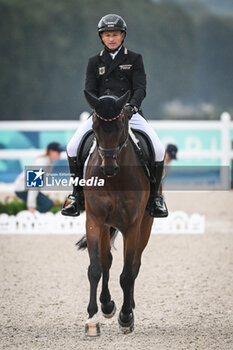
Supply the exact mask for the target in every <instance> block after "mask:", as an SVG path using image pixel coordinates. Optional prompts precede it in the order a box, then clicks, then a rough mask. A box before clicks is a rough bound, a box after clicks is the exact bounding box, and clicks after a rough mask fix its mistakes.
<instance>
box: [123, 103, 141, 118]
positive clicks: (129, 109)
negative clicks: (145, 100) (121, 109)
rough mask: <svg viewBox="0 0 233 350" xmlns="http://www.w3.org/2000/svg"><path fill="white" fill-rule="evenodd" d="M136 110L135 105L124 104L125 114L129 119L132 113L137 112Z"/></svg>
mask: <svg viewBox="0 0 233 350" xmlns="http://www.w3.org/2000/svg"><path fill="white" fill-rule="evenodd" d="M137 111H138V109H137V107H135V106H132V105H130V104H128V103H127V104H126V105H125V112H126V115H127V117H128V118H129V119H131V118H132V116H133V114H134V113H137Z"/></svg>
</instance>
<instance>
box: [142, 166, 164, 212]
mask: <svg viewBox="0 0 233 350" xmlns="http://www.w3.org/2000/svg"><path fill="white" fill-rule="evenodd" d="M163 167H164V160H163V161H162V162H155V163H154V165H153V167H152V168H151V172H152V175H153V177H154V179H155V182H151V183H150V186H151V187H150V197H149V200H148V203H147V207H146V209H147V211H148V212H149V214H150V216H152V217H153V218H157V217H166V216H168V210H167V206H166V203H165V202H164V200H163V196H159V194H158V192H159V187H160V183H161V180H162V176H163Z"/></svg>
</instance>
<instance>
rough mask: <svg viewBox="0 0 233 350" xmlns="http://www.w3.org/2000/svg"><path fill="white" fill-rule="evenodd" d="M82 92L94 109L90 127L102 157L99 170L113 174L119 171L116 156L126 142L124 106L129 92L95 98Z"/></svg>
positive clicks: (126, 130)
mask: <svg viewBox="0 0 233 350" xmlns="http://www.w3.org/2000/svg"><path fill="white" fill-rule="evenodd" d="M84 93H85V96H86V99H87V101H88V103H89V105H90V106H91V108H93V109H94V114H93V125H92V128H93V131H94V133H95V137H96V141H97V147H98V152H99V154H100V157H101V159H102V163H101V166H100V167H101V170H102V171H103V173H104V174H105V175H106V176H114V175H116V174H117V173H118V171H119V165H118V156H119V154H120V152H121V150H122V149H123V147H124V146H126V144H127V142H128V118H127V116H126V113H125V111H124V106H125V104H126V102H127V101H128V99H129V96H130V93H129V91H128V92H127V93H125V94H124V95H123V96H121V97H120V98H116V97H113V96H102V97H100V98H97V97H95V96H94V95H92V94H90V93H89V92H87V91H84Z"/></svg>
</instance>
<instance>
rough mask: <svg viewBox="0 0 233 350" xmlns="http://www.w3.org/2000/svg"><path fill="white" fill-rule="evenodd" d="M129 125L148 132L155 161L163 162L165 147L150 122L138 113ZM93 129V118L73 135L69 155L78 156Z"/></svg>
mask: <svg viewBox="0 0 233 350" xmlns="http://www.w3.org/2000/svg"><path fill="white" fill-rule="evenodd" d="M129 125H130V127H131V129H132V130H141V131H143V132H144V133H145V134H147V135H148V136H149V138H150V140H151V143H152V145H153V147H154V154H155V161H156V162H161V161H162V160H163V159H164V155H165V149H164V147H163V145H162V143H161V142H160V140H159V138H158V135H157V134H156V132H155V131H154V130H153V129H152V127H151V126H150V124H149V123H148V122H147V121H146V120H145V119H144V118H143V117H142V116H141V115H140V114H139V113H136V114H134V115H133V116H132V118H131V119H130V120H129ZM91 129H92V118H89V119H88V120H86V121H85V122H84V123H83V125H81V126H80V128H78V130H77V131H76V132H75V134H74V135H73V136H72V138H71V140H70V141H69V143H68V145H67V153H68V156H69V157H76V155H77V150H78V147H79V144H80V142H81V140H82V138H83V136H84V135H85V134H86V133H87V132H88V131H90V130H91Z"/></svg>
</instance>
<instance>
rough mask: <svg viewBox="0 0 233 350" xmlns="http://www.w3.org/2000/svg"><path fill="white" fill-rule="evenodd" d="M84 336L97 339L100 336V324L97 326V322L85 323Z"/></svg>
mask: <svg viewBox="0 0 233 350" xmlns="http://www.w3.org/2000/svg"><path fill="white" fill-rule="evenodd" d="M85 336H86V337H99V336H100V324H99V322H87V323H86V324H85Z"/></svg>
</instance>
